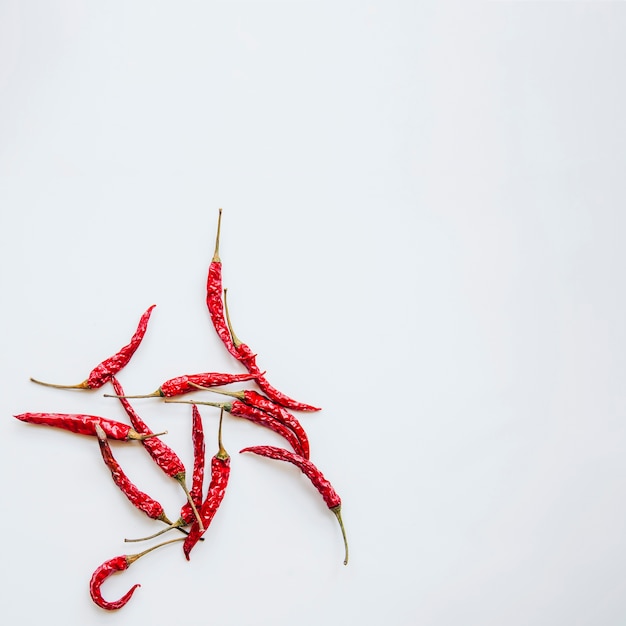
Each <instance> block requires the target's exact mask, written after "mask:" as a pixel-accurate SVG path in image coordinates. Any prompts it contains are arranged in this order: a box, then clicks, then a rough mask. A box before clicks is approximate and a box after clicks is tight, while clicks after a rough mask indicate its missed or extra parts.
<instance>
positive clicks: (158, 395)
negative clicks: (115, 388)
mask: <svg viewBox="0 0 626 626" xmlns="http://www.w3.org/2000/svg"><path fill="white" fill-rule="evenodd" d="M104 397H105V398H162V397H163V392H162V391H161V390H160V389H157V390H156V391H153V392H152V393H146V394H144V395H140V396H116V395H115V394H112V393H105V394H104Z"/></svg>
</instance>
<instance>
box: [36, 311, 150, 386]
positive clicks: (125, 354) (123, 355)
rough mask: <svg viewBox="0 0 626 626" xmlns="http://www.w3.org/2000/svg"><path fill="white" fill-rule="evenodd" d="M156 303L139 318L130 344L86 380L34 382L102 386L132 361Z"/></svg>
mask: <svg viewBox="0 0 626 626" xmlns="http://www.w3.org/2000/svg"><path fill="white" fill-rule="evenodd" d="M155 306H156V305H155V304H153V305H152V306H151V307H150V308H149V309H148V310H147V311H146V312H145V313H144V314H143V315H142V316H141V319H140V320H139V325H138V326H137V330H136V331H135V334H134V335H133V336H132V337H131V340H130V342H129V343H128V345H126V346H124V347H123V348H122V349H121V350H119V351H118V352H116V353H115V354H114V355H113V356H111V357H109V358H108V359H105V360H104V361H102V363H100V364H99V365H97V366H96V367H94V368H93V369H92V370H91V372H90V373H89V376H88V377H87V379H86V380H84V381H83V382H82V383H79V384H78V385H55V384H52V383H44V382H42V381H41V380H37V379H36V378H31V380H32V381H33V382H34V383H37V384H38V385H45V386H46V387H56V388H57V389H98V387H102V385H104V383H106V382H108V381H109V380H111V377H112V376H114V375H115V374H117V373H118V372H119V371H120V370H121V369H122V368H123V367H125V366H126V365H127V364H128V362H129V361H130V359H131V357H132V356H133V354H135V351H136V350H137V348H138V347H139V344H140V343H141V341H142V339H143V337H144V335H145V334H146V330H147V328H148V321H149V320H150V315H151V314H152V309H154V307H155Z"/></svg>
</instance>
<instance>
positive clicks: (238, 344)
mask: <svg viewBox="0 0 626 626" xmlns="http://www.w3.org/2000/svg"><path fill="white" fill-rule="evenodd" d="M227 291H228V290H227V289H224V310H225V312H226V321H227V324H228V329H229V331H230V334H231V336H232V340H233V345H234V346H235V349H236V350H237V359H239V361H241V363H243V365H244V366H245V368H246V369H247V370H248V371H249V372H250V373H251V374H255V378H254V380H255V381H256V384H257V385H258V386H259V387H260V388H261V389H262V390H263V392H264V393H265V395H266V396H267V397H268V398H270V399H271V400H273V401H274V402H276V403H277V404H280V405H281V406H284V407H287V408H288V409H293V410H294V411H321V409H319V408H318V407H315V406H312V405H310V404H304V402H298V401H297V400H294V399H293V398H290V397H289V396H288V395H286V394H284V393H283V392H282V391H279V390H278V389H276V388H275V387H273V386H272V385H270V383H269V382H268V380H267V378H265V375H264V374H263V372H261V370H260V369H259V367H258V365H257V364H256V354H254V352H252V350H251V349H250V347H249V346H248V345H246V344H245V343H243V342H242V341H241V340H240V339H239V337H237V335H236V334H235V332H234V331H233V326H232V324H231V322H230V315H229V313H228V300H227Z"/></svg>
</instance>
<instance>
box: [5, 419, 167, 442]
mask: <svg viewBox="0 0 626 626" xmlns="http://www.w3.org/2000/svg"><path fill="white" fill-rule="evenodd" d="M14 417H16V418H17V419H18V420H21V421H22V422H28V423H29V424H42V425H44V426H54V427H55V428H61V429H63V430H69V431H70V432H73V433H78V434H79V435H90V436H95V435H96V426H97V425H99V426H100V427H101V428H102V430H104V432H105V433H106V436H107V437H108V438H109V439H117V440H118V441H128V440H129V439H138V440H139V441H150V439H151V438H152V437H157V436H158V435H164V434H165V433H158V435H156V434H154V433H150V434H141V433H138V432H137V431H136V430H134V429H132V428H131V427H130V426H129V425H128V424H124V423H122V422H116V421H114V420H110V419H107V418H106V417H98V416H97V415H83V414H82V413H22V414H20V415H15V416H14Z"/></svg>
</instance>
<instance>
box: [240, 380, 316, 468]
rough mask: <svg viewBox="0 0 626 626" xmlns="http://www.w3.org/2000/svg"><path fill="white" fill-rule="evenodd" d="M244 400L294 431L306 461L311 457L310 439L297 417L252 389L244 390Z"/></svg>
mask: <svg viewBox="0 0 626 626" xmlns="http://www.w3.org/2000/svg"><path fill="white" fill-rule="evenodd" d="M242 393H243V399H244V402H245V403H246V404H249V405H251V406H253V407H256V408H257V409H261V410H262V411H265V412H266V413H267V414H268V415H271V416H272V417H274V418H275V419H277V420H278V421H279V422H281V423H283V424H284V425H285V426H288V427H289V428H291V430H293V432H294V433H295V434H296V436H297V437H298V439H299V441H300V450H301V454H302V456H303V457H304V458H305V459H308V458H309V457H310V446H309V438H308V437H307V434H306V431H305V430H304V428H303V427H302V424H300V422H299V421H298V420H297V419H296V417H295V415H293V414H292V413H290V412H289V411H287V409H285V407H283V406H280V405H278V404H276V403H275V402H272V401H271V400H269V399H268V398H266V397H265V396H262V395H261V394H260V393H257V392H256V391H254V390H252V389H244V390H243V392H242Z"/></svg>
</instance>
